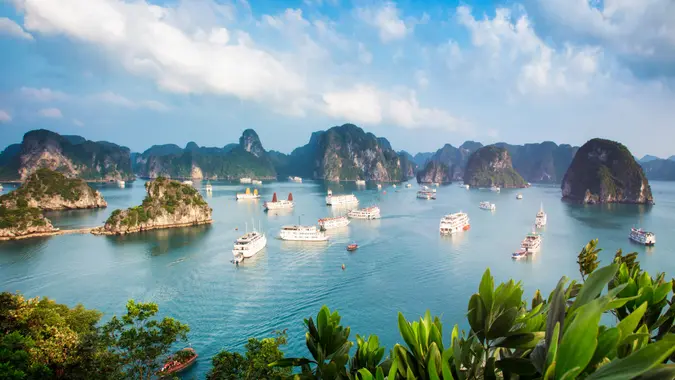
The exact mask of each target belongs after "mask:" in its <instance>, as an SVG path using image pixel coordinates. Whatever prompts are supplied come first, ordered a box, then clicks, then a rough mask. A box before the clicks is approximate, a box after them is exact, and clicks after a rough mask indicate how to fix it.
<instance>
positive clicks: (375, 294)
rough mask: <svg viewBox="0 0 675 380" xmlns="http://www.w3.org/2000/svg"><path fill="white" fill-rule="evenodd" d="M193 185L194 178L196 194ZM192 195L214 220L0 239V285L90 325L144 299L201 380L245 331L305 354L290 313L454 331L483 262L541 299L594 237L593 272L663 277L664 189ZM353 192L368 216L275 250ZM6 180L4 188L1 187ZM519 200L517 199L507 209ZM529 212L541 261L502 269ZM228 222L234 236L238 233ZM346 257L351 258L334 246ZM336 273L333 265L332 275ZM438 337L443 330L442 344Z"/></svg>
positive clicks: (65, 217) (672, 263)
mask: <svg viewBox="0 0 675 380" xmlns="http://www.w3.org/2000/svg"><path fill="white" fill-rule="evenodd" d="M204 184H205V183H198V182H197V183H195V186H196V187H197V188H199V189H201V190H202V194H204V191H203V186H204ZM212 184H213V194H212V195H209V196H206V195H205V199H206V200H207V201H208V202H209V204H210V205H211V207H212V208H213V219H214V223H213V224H212V225H211V226H201V227H193V228H183V229H169V230H159V231H151V232H147V233H140V234H135V235H130V236H125V237H102V236H93V235H65V236H56V237H51V238H36V239H28V240H23V241H17V242H0V290H1V291H11V292H13V291H21V292H22V293H24V294H25V295H26V296H30V297H33V296H48V297H50V298H53V299H55V300H56V301H57V302H60V303H66V304H69V305H71V306H72V305H74V304H76V303H82V304H84V305H85V306H86V307H88V308H96V309H99V310H101V311H103V312H104V313H105V315H104V317H103V321H107V320H108V319H109V318H110V317H111V316H112V315H113V314H117V315H120V314H122V313H123V312H124V308H125V304H126V301H127V300H128V299H130V298H133V299H136V300H138V301H152V302H156V303H158V304H159V307H160V314H161V315H169V316H172V317H175V318H177V319H179V320H180V321H182V322H185V323H188V324H189V325H190V328H191V332H190V333H189V342H190V343H191V344H192V346H193V347H194V348H195V349H196V350H197V352H198V353H199V354H200V357H199V362H198V364H197V365H196V366H194V367H193V368H191V369H190V370H189V371H186V372H185V373H184V376H185V377H186V378H191V377H192V376H197V377H198V378H203V377H204V375H205V374H206V372H207V371H208V370H209V368H210V360H211V357H212V356H213V355H215V354H216V353H217V352H218V351H220V350H221V349H223V348H227V349H230V350H238V351H241V350H243V346H244V344H245V343H246V341H247V339H248V338H249V337H252V336H255V337H259V338H262V337H266V336H270V335H271V333H272V331H273V330H282V329H288V332H289V345H288V347H286V352H287V354H288V355H305V354H307V352H306V349H305V341H304V326H303V322H302V321H303V318H307V317H309V316H314V315H316V313H317V312H318V310H319V308H320V307H321V305H323V304H326V305H328V306H329V307H330V308H331V309H338V310H339V311H340V314H341V315H342V322H343V324H345V325H349V326H351V328H352V340H355V335H356V334H360V335H368V334H377V335H378V336H379V337H380V339H381V341H382V343H384V344H385V345H386V346H387V348H391V347H392V346H393V344H394V343H396V342H400V341H402V340H401V338H400V337H399V334H398V330H397V323H396V317H397V312H398V311H401V312H403V313H404V315H405V316H406V318H408V319H417V318H418V317H419V316H421V315H422V314H423V313H424V312H425V311H426V310H427V309H429V310H431V312H432V314H434V315H441V316H442V320H443V322H444V324H445V326H446V332H445V333H446V335H447V334H448V332H449V331H450V328H451V326H452V325H453V324H455V323H460V326H461V327H462V328H465V329H467V326H466V323H465V322H464V321H465V314H466V310H467V304H468V301H469V297H470V295H471V294H473V293H474V292H476V291H477V288H478V283H479V281H480V277H481V275H482V274H483V272H484V271H485V268H486V267H490V269H491V271H492V273H493V275H494V276H495V280H496V282H500V281H505V280H508V279H509V278H513V279H515V280H522V281H523V283H524V287H525V289H526V292H525V296H526V297H527V298H530V297H531V296H532V295H533V294H534V291H535V290H536V289H538V288H539V289H541V290H542V292H543V294H544V295H545V296H546V295H548V293H549V292H550V291H551V290H553V288H554V286H555V284H556V283H557V281H558V280H559V278H560V277H561V276H563V275H567V276H569V277H572V278H578V277H579V274H578V268H577V264H576V256H577V254H578V252H579V250H580V249H581V247H582V246H583V245H585V244H586V243H587V242H588V241H589V240H591V239H593V238H599V239H600V244H599V245H600V247H602V248H604V251H602V252H601V253H600V258H601V259H602V261H603V263H607V262H609V261H610V260H611V258H612V257H613V256H614V252H615V251H616V249H618V248H623V250H624V252H631V251H637V252H639V258H638V260H640V262H641V265H642V267H643V268H644V269H646V270H648V271H650V272H652V274H655V273H656V272H658V271H665V272H666V273H667V275H668V277H671V276H673V275H675V260H673V259H672V255H673V249H672V248H673V247H675V234H672V233H671V232H672V231H673V228H674V227H675V183H667V182H652V183H651V184H652V191H653V193H654V198H655V201H656V205H655V206H653V207H648V206H637V205H604V206H581V205H572V204H568V203H563V202H562V201H561V200H560V189H559V187H558V186H550V187H547V186H535V187H532V188H529V189H523V190H513V191H507V190H504V191H502V192H501V193H492V192H490V191H486V190H469V191H467V190H465V189H464V188H460V187H458V186H457V185H456V184H453V185H448V186H442V187H440V188H438V197H437V198H438V199H437V200H435V201H425V200H419V199H416V198H415V192H416V190H417V185H415V184H414V185H413V188H411V189H406V188H404V187H403V185H399V186H398V188H396V189H394V188H392V187H391V186H385V187H384V188H383V189H382V191H379V192H378V191H377V190H375V188H374V184H369V185H368V188H357V187H355V186H354V184H353V183H342V184H335V183H329V184H324V183H322V182H305V183H303V184H296V183H289V182H276V183H265V185H264V186H263V187H262V189H261V190H260V191H261V194H262V200H260V201H239V202H237V201H236V200H235V198H234V197H235V193H236V192H243V190H244V188H245V187H244V185H240V184H235V183H230V182H212ZM143 185H144V181H140V180H139V181H136V182H134V183H128V184H127V187H126V188H125V189H119V188H116V187H114V186H109V185H95V186H98V188H99V189H100V190H101V192H102V193H103V196H104V197H105V199H106V200H107V201H108V205H109V207H108V208H107V209H104V210H95V211H90V210H86V211H72V212H62V213H49V214H48V217H49V218H50V219H51V220H52V222H53V223H54V225H55V226H57V227H60V228H62V229H68V228H76V227H89V226H96V225H100V224H102V223H103V222H104V221H105V219H106V218H107V217H108V215H109V214H110V213H111V212H112V211H113V210H114V209H116V208H126V207H130V206H133V205H138V204H140V203H141V201H142V199H143V197H144V196H145V189H144V186H143ZM327 188H331V189H332V190H333V192H334V193H336V194H340V193H346V192H352V191H353V192H354V194H356V196H357V197H358V198H359V200H360V201H361V203H360V206H361V207H365V206H368V205H371V204H377V205H379V207H380V208H381V210H382V219H381V220H375V221H363V220H353V221H352V223H351V224H350V225H349V226H348V227H346V228H343V229H340V230H333V231H329V233H328V234H329V235H330V236H331V240H330V242H328V243H299V242H282V241H280V240H278V239H276V236H277V235H278V231H279V228H280V227H281V226H282V225H285V224H294V223H298V219H300V222H301V223H302V224H315V223H316V221H317V219H319V218H321V217H325V216H328V215H341V214H345V213H346V210H340V209H335V208H333V209H331V208H330V207H327V206H325V201H324V197H325V193H326V190H327ZM8 190H10V189H8V187H7V186H6V188H5V192H6V191H8ZM275 191H276V192H277V195H278V196H279V198H280V199H285V198H286V197H287V195H288V193H289V192H292V193H293V198H294V200H295V209H294V210H292V211H286V212H283V211H280V212H276V213H272V212H270V213H265V212H264V211H263V208H262V203H263V201H264V200H265V199H271V198H272V192H275ZM518 192H521V193H522V194H523V196H524V199H522V200H516V194H517V193H518ZM480 201H491V202H493V203H495V204H496V205H497V210H496V211H495V212H489V211H484V210H481V209H479V208H478V203H479V202H480ZM541 203H543V205H544V209H545V211H546V212H547V214H548V225H547V226H546V228H545V229H543V230H542V233H543V243H542V249H541V252H540V253H539V254H538V255H537V256H536V257H534V258H533V259H528V260H521V261H513V260H512V259H511V257H510V255H511V252H513V251H514V250H515V249H517V248H518V246H519V244H520V241H521V240H522V238H523V237H524V236H525V234H527V233H528V232H529V231H530V230H531V229H532V225H533V223H534V217H535V214H536V212H537V211H538V210H539V207H540V204H541ZM460 210H461V211H465V212H467V213H468V214H469V217H470V219H471V229H470V231H468V232H464V233H460V234H458V235H455V236H452V237H442V236H440V235H439V232H438V224H439V220H440V218H441V217H442V216H443V215H444V214H448V213H451V212H457V211H460ZM252 221H255V224H256V225H258V223H260V224H261V226H262V229H263V231H264V232H265V233H266V234H267V236H268V245H267V248H266V249H265V250H263V251H261V252H260V253H258V255H257V256H256V257H254V258H253V259H252V260H248V261H246V262H244V263H243V264H242V265H240V266H239V267H235V266H234V265H232V264H231V262H230V260H231V259H232V253H231V249H232V243H233V242H234V240H235V239H236V238H237V237H238V236H239V235H241V234H242V233H243V232H244V231H245V229H246V224H248V228H249V229H250V228H251V225H252ZM632 226H641V227H643V228H645V229H647V230H652V231H653V232H655V233H656V238H657V241H656V246H655V247H653V248H645V247H642V246H639V245H635V244H632V243H630V242H629V240H628V238H627V236H628V231H629V230H630V227H632ZM236 228H238V230H236ZM352 241H354V242H357V243H358V244H359V246H360V248H359V249H358V250H357V251H356V252H354V253H349V252H347V251H346V250H345V247H346V245H347V244H348V243H351V242H352ZM342 264H345V266H346V269H345V270H344V271H343V270H341V265H342ZM447 339H449V338H448V337H447V336H446V337H445V340H447Z"/></svg>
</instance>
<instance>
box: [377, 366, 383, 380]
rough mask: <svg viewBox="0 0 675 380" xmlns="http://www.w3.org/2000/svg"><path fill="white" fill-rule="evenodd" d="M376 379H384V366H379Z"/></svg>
mask: <svg viewBox="0 0 675 380" xmlns="http://www.w3.org/2000/svg"><path fill="white" fill-rule="evenodd" d="M375 380H384V370H383V369H382V367H377V372H375Z"/></svg>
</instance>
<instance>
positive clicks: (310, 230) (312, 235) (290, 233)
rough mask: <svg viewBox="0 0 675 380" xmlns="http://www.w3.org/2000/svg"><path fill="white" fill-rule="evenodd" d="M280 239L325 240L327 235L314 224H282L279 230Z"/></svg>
mask: <svg viewBox="0 0 675 380" xmlns="http://www.w3.org/2000/svg"><path fill="white" fill-rule="evenodd" d="M279 238H280V239H281V240H292V241H326V240H328V236H326V233H325V232H323V231H321V230H319V229H318V228H317V227H316V226H300V225H294V226H283V227H281V231H280V232H279Z"/></svg>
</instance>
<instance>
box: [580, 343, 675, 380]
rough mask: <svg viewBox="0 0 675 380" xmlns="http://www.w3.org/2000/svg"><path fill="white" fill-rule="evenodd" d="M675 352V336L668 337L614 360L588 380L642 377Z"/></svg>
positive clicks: (619, 379) (617, 379)
mask: <svg viewBox="0 0 675 380" xmlns="http://www.w3.org/2000/svg"><path fill="white" fill-rule="evenodd" d="M673 352H675V335H673V334H669V335H666V336H665V337H664V338H663V339H661V340H660V341H658V342H655V343H652V344H650V345H647V346H646V347H644V348H641V349H640V350H638V351H636V352H634V353H633V354H631V355H629V356H627V357H625V358H623V359H617V360H613V361H611V362H609V363H607V364H605V365H603V366H602V367H600V368H599V369H598V370H597V371H595V373H593V374H592V375H591V376H589V377H588V378H587V380H599V379H602V380H621V379H630V378H633V377H635V376H639V375H642V374H643V373H645V372H647V371H649V370H650V369H652V368H654V367H656V366H658V365H659V364H661V363H662V362H663V361H664V360H666V358H668V357H669V356H670V355H671V354H672V353H673Z"/></svg>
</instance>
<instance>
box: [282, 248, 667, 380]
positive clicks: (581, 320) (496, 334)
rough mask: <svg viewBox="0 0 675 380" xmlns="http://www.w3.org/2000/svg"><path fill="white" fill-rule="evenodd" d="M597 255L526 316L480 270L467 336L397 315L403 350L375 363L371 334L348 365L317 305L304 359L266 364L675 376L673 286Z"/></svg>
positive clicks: (336, 325) (631, 264)
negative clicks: (605, 321)
mask: <svg viewBox="0 0 675 380" xmlns="http://www.w3.org/2000/svg"><path fill="white" fill-rule="evenodd" d="M598 252H600V250H599V249H597V240H596V241H591V242H590V243H589V244H588V245H587V246H586V247H584V249H583V250H582V252H581V254H580V256H579V261H578V263H579V265H580V272H581V274H582V278H585V281H584V282H583V283H577V282H576V281H569V279H568V278H566V277H563V278H562V279H560V281H559V282H558V285H557V286H556V288H555V290H554V291H553V292H552V293H551V294H550V295H549V297H548V298H547V299H544V298H543V297H542V295H541V293H540V292H539V291H537V292H536V293H535V296H534V297H533V299H532V301H531V307H530V308H529V309H528V307H527V303H526V302H525V300H524V299H523V289H522V286H521V284H520V283H519V282H518V283H515V282H514V281H512V280H511V281H508V282H507V283H502V284H499V285H498V286H496V287H495V284H494V278H493V277H492V275H491V274H490V271H489V269H488V270H486V271H485V274H484V275H483V278H482V279H481V282H480V285H479V287H478V293H476V294H474V295H472V296H471V299H470V300H469V305H468V313H467V319H468V322H469V326H470V327H471V329H470V331H469V332H468V334H467V333H465V332H463V331H462V332H460V330H459V327H458V326H457V325H455V326H454V328H453V329H452V332H451V334H450V337H449V338H450V339H449V341H446V342H445V343H444V339H443V338H444V337H443V325H442V323H441V322H440V320H439V319H438V317H433V318H432V316H431V315H430V313H429V312H427V313H426V314H425V315H424V317H422V318H420V320H419V321H414V322H409V321H407V320H406V319H405V317H404V316H403V315H402V314H400V313H399V316H398V326H399V332H400V334H401V337H402V338H403V341H404V342H405V345H400V344H397V345H395V346H394V349H393V350H392V351H391V353H390V358H387V359H386V360H384V361H382V362H381V359H382V356H383V353H384V348H382V347H379V343H378V341H377V339H376V337H372V336H371V337H370V338H369V339H368V341H369V342H368V344H366V341H365V340H364V339H361V338H360V337H358V336H357V342H358V345H359V350H357V353H356V354H355V355H354V357H352V359H351V360H350V361H349V362H350V366H349V368H347V366H346V364H347V362H348V358H349V351H350V348H351V346H352V343H351V342H349V341H348V339H349V331H350V330H349V327H343V326H342V325H340V316H339V314H338V313H337V312H336V311H334V312H332V313H331V312H330V311H329V310H328V308H327V307H325V306H324V307H322V309H321V311H319V314H318V315H317V324H316V325H315V324H314V320H313V319H312V318H309V320H305V324H306V326H307V329H308V331H307V333H306V342H307V348H308V350H309V351H310V353H311V358H292V359H291V358H289V359H281V360H278V361H276V362H274V363H271V364H270V366H271V367H299V369H300V373H299V374H296V375H292V376H290V378H295V379H363V380H367V379H378V380H384V379H389V380H394V379H422V380H427V379H428V380H436V379H439V380H440V379H444V380H450V379H458V380H467V379H498V378H499V379H524V380H527V379H559V380H565V379H589V380H590V379H592V380H597V379H604V380H606V379H612V380H615V379H616V380H618V379H674V378H675V365H673V364H668V362H669V361H672V359H673V356H672V355H673V353H674V352H675V334H673V333H674V332H675V331H674V330H673V320H674V319H675V318H674V316H675V312H674V306H673V300H674V298H675V297H673V296H672V291H673V286H672V282H666V281H664V280H663V278H664V275H663V274H659V275H658V276H657V277H656V278H651V277H650V276H649V275H648V274H647V273H646V272H641V271H640V269H639V264H638V263H637V262H636V261H635V256H632V255H627V256H623V255H622V254H621V252H619V253H617V256H616V258H615V263H614V264H612V265H609V266H605V267H601V268H599V269H598V264H597V263H598V260H597V253H598ZM605 290H606V292H605V294H602V293H603V291H605ZM669 295H670V296H671V299H670V301H668V299H667V297H668V296H669ZM604 313H612V314H614V315H616V316H617V317H618V319H619V322H618V323H617V324H616V326H613V327H609V326H604V325H601V324H600V320H601V317H602V315H603V314H604ZM370 342H373V345H372V347H371V345H370ZM364 350H365V351H364ZM385 374H386V376H385Z"/></svg>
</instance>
